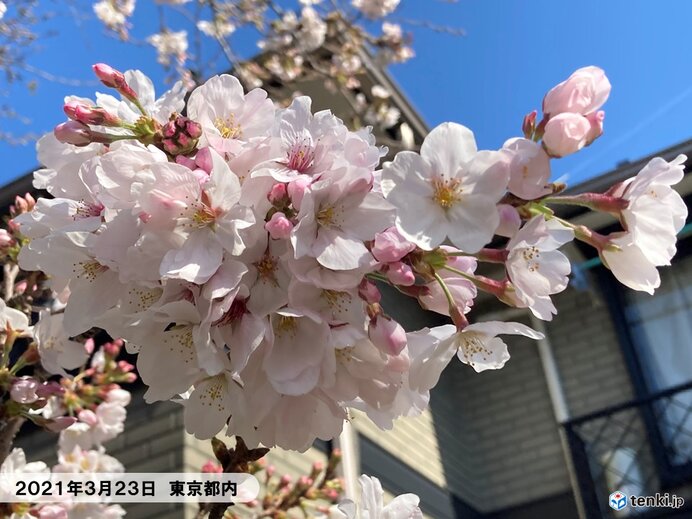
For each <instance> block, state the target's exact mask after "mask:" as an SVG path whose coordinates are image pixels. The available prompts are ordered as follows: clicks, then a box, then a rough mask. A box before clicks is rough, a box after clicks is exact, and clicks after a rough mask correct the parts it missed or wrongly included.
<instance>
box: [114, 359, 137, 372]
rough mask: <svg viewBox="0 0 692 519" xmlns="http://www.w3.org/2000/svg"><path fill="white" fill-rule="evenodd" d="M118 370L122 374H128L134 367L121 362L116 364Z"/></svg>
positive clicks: (124, 361)
mask: <svg viewBox="0 0 692 519" xmlns="http://www.w3.org/2000/svg"><path fill="white" fill-rule="evenodd" d="M118 369H119V370H120V371H122V372H123V373H129V372H130V371H133V370H134V369H135V367H134V366H133V365H132V364H130V363H129V362H127V361H126V360H121V361H119V362H118Z"/></svg>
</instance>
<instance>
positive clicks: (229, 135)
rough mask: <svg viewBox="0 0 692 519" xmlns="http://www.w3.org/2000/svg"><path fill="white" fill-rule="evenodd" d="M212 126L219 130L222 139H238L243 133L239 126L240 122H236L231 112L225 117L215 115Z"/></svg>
mask: <svg viewBox="0 0 692 519" xmlns="http://www.w3.org/2000/svg"><path fill="white" fill-rule="evenodd" d="M214 126H215V127H216V129H217V130H219V133H221V137H223V138H224V139H238V138H240V137H242V135H243V130H242V128H241V127H240V124H238V123H236V121H235V116H234V115H233V114H231V115H229V116H228V117H226V118H223V117H217V118H216V119H214Z"/></svg>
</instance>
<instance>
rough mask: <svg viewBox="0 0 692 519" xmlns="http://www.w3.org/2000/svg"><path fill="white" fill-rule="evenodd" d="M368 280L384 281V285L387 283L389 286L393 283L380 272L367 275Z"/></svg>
mask: <svg viewBox="0 0 692 519" xmlns="http://www.w3.org/2000/svg"><path fill="white" fill-rule="evenodd" d="M365 277H366V278H368V279H373V280H375V281H382V282H383V283H387V284H388V285H391V284H392V283H391V281H389V280H388V279H387V276H385V275H383V274H380V273H379V272H370V273H368V274H366V275H365Z"/></svg>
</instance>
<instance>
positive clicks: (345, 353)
mask: <svg viewBox="0 0 692 519" xmlns="http://www.w3.org/2000/svg"><path fill="white" fill-rule="evenodd" d="M353 350H354V348H353V346H347V347H346V348H337V349H335V350H334V355H336V360H338V361H341V362H349V361H350V360H351V359H353Z"/></svg>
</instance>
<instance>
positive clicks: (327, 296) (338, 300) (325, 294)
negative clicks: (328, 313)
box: [320, 290, 351, 312]
mask: <svg viewBox="0 0 692 519" xmlns="http://www.w3.org/2000/svg"><path fill="white" fill-rule="evenodd" d="M320 295H321V296H322V298H323V299H324V301H325V302H326V303H327V306H328V307H329V309H330V310H332V311H334V312H343V311H344V310H345V309H346V304H347V303H348V302H349V301H350V300H351V295H350V294H349V293H348V292H339V291H337V290H322V293H321V294H320Z"/></svg>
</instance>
